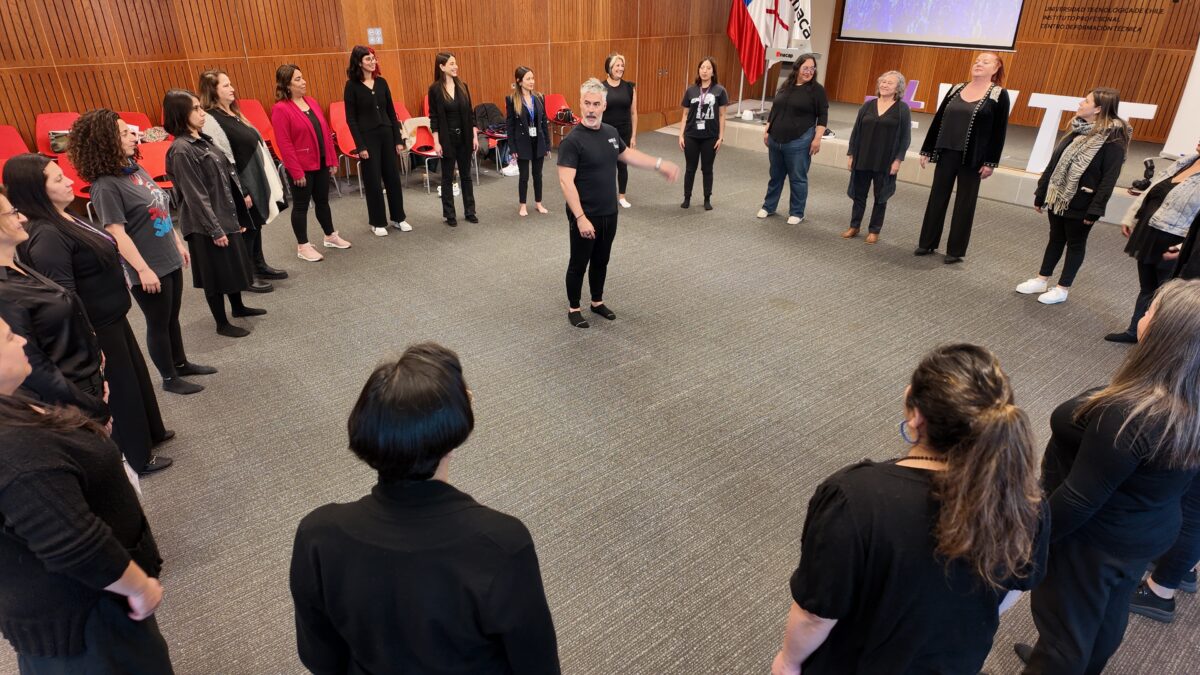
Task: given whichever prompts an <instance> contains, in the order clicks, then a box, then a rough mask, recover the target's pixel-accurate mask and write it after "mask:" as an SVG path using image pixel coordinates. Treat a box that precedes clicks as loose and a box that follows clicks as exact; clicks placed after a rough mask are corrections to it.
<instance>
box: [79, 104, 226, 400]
mask: <svg viewBox="0 0 1200 675" xmlns="http://www.w3.org/2000/svg"><path fill="white" fill-rule="evenodd" d="M71 137H72V138H73V139H75V142H74V143H72V144H71V147H70V149H69V150H68V153H69V154H70V156H71V158H72V159H71V161H72V162H73V163H74V164H75V168H76V170H78V171H79V175H80V176H82V177H83V178H84V179H85V180H89V181H91V182H92V189H91V193H90V196H91V198H92V208H93V209H95V212H96V219H97V220H98V221H99V222H100V223H101V224H102V225H103V226H104V230H105V231H106V232H107V233H108V234H109V236H111V237H112V238H113V239H114V240H116V242H117V251H118V252H119V253H120V254H121V261H122V263H123V264H124V265H125V276H126V278H127V279H128V280H129V282H130V287H129V291H130V293H131V294H132V295H133V299H134V300H136V301H137V304H138V307H140V308H141V309H142V314H143V316H144V317H145V319H146V350H147V351H148V352H150V360H151V361H153V362H154V365H155V367H156V368H157V369H158V374H159V375H160V376H161V377H162V381H163V385H162V386H163V390H164V391H169V392H172V393H175V394H194V393H197V392H200V391H203V390H204V387H202V386H201V385H199V384H196V383H195V382H190V381H188V380H185V379H184V377H186V376H189V375H211V374H213V373H215V372H217V369H216V368H211V367H209V366H202V365H200V364H196V363H191V362H189V361H188V358H187V353H186V352H185V351H184V347H183V333H182V331H181V329H180V327H179V312H180V310H181V309H182V307H183V268H184V267H187V266H188V264H189V263H190V261H191V254H189V253H188V250H187V247H186V246H184V245H183V237H182V236H180V234H179V230H178V229H176V228H175V227H174V223H173V221H172V220H171V198H170V196H169V195H167V193H166V191H165V190H163V189H162V188H160V187H159V186H158V184H157V183H155V182H154V179H153V178H151V176H150V174H149V173H147V172H146V170H145V169H143V168H142V167H141V166H139V165H138V163H137V160H138V143H137V137H136V135H135V134H134V133H133V131H132V130H131V129H130V128H129V125H128V124H126V123H125V121H124V120H122V119H121V118H120V117H119V116H118V115H117V113H115V112H113V111H112V110H108V109H106V108H101V109H98V110H93V111H91V112H87V113H84V114H83V115H82V116H81V117H80V118H79V119H77V120H75V124H74V125H72V127H71Z"/></svg>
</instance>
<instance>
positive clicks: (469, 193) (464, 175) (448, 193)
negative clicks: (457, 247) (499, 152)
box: [440, 127, 475, 220]
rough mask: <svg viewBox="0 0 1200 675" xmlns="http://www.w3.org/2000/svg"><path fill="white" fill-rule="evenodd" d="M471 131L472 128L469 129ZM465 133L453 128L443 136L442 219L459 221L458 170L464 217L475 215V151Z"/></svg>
mask: <svg viewBox="0 0 1200 675" xmlns="http://www.w3.org/2000/svg"><path fill="white" fill-rule="evenodd" d="M467 129H470V127H467ZM471 143H472V140H471V138H469V137H468V136H467V135H466V133H465V132H460V131H459V130H458V129H457V128H452V129H450V130H449V131H448V132H446V133H443V134H442V135H441V144H442V160H441V162H440V164H441V169H442V217H443V218H445V219H446V220H450V219H451V218H455V219H457V217H458V216H457V214H456V213H455V210H454V189H453V184H454V169H455V167H457V168H458V184H459V186H460V187H461V189H462V200H463V215H465V216H466V217H468V218H470V217H471V216H474V215H475V186H474V182H473V181H472V180H471V156H472V155H473V154H475V151H474V150H473V149H472V147H471Z"/></svg>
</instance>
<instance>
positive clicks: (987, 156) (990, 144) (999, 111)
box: [921, 83, 1010, 169]
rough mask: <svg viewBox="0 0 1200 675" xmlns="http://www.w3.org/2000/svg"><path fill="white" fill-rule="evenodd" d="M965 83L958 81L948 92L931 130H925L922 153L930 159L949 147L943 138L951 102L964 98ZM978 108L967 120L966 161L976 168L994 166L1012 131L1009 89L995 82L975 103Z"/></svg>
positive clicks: (931, 124)
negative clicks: (962, 96) (1009, 120)
mask: <svg viewBox="0 0 1200 675" xmlns="http://www.w3.org/2000/svg"><path fill="white" fill-rule="evenodd" d="M964 87H966V84H965V83H962V84H957V85H955V86H953V87H951V88H950V91H949V92H947V93H946V98H944V99H942V105H941V107H940V108H938V110H937V113H936V114H934V116H933V122H931V123H930V124H929V132H928V133H926V134H925V142H923V143H922V144H921V154H922V155H925V156H926V157H928V158H929V159H930V161H933V162H937V161H938V156H939V155H940V154H941V153H940V149H941V148H945V147H949V145H948V142H942V141H941V135H942V127H943V122H944V119H945V116H946V110H947V108H949V107H950V105H949V104H950V102H951V101H953V100H955V99H956V98H961V94H962V90H963V88H964ZM971 105H974V108H973V109H972V111H971V117H970V119H969V120H967V121H966V132H967V138H966V144H965V145H963V147H965V148H966V150H965V151H963V155H962V156H963V164H965V165H966V166H969V167H972V168H979V167H981V166H990V167H992V168H993V169H994V168H996V166H998V165H999V164H1000V155H1001V153H1002V152H1003V151H1004V139H1005V137H1006V136H1007V135H1008V111H1009V106H1010V103H1009V98H1008V91H1006V90H1005V89H1004V88H1003V87H1001V86H999V85H996V84H993V85H991V86H990V87H988V90H987V91H986V92H985V93H984V95H983V98H981V99H979V100H978V101H974V102H972V103H971Z"/></svg>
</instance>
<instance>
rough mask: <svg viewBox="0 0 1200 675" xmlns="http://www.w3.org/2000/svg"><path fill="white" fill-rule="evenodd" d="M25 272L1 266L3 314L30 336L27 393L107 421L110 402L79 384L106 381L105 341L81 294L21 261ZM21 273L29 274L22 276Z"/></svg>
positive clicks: (17, 330) (23, 388) (23, 386)
mask: <svg viewBox="0 0 1200 675" xmlns="http://www.w3.org/2000/svg"><path fill="white" fill-rule="evenodd" d="M15 265H16V267H18V268H19V269H20V270H21V271H20V272H18V271H16V270H14V269H12V268H9V267H0V317H2V318H3V319H4V321H5V323H7V324H8V325H9V327H10V328H12V331H13V332H14V333H16V334H17V335H20V336H21V337H23V338H25V340H26V344H25V355H26V356H27V357H28V358H29V365H30V366H31V367H32V368H33V372H32V373H30V375H29V377H27V378H25V381H24V382H23V383H22V384H21V391H22V393H24V394H26V395H28V396H29V397H31V398H36V399H37V400H39V401H43V402H45V403H49V404H52V405H73V406H76V407H78V408H79V409H80V410H82V411H83V412H84V413H85V414H86V415H88V416H89V417H91V418H92V419H94V420H96V421H97V422H100V423H102V424H103V423H104V422H107V421H108V418H109V412H108V404H107V403H105V402H104V400H103V399H102V398H101V397H100V396H99V395H95V396H93V395H92V394H89V393H87V392H85V391H84V390H83V389H81V388H80V387H79V385H78V384H77V383H79V382H88V381H98V382H102V380H103V375H102V374H101V372H100V358H101V356H100V343H99V342H98V341H97V340H96V332H95V330H93V329H92V324H91V322H90V321H88V318H87V312H86V311H85V310H84V308H83V303H82V302H81V301H80V300H79V296H77V295H75V294H74V293H72V292H71V291H68V290H67V289H65V288H63V287H62V286H59V285H58V284H56V283H54V282H53V281H51V280H49V279H47V278H46V277H44V276H42V275H41V274H38V273H37V271H35V270H34V269H33V268H32V267H30V266H29V265H27V264H25V263H22V262H20V261H17V262H16V263H15ZM21 272H24V274H22V273H21Z"/></svg>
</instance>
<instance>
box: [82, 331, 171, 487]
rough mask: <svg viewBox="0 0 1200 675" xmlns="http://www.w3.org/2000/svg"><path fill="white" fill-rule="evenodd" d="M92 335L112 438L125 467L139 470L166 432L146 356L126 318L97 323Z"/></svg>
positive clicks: (139, 471) (148, 459)
mask: <svg viewBox="0 0 1200 675" xmlns="http://www.w3.org/2000/svg"><path fill="white" fill-rule="evenodd" d="M96 339H97V341H99V343H100V349H101V350H102V351H103V352H104V377H105V379H106V380H107V381H108V390H109V391H108V407H109V409H110V411H111V412H112V423H113V424H112V438H113V441H114V442H115V443H116V444H117V447H118V448H120V449H121V454H123V455H125V459H126V460H127V461H128V462H129V468H131V469H133V470H134V471H136V472H138V473H141V471H142V469H145V468H146V463H147V462H149V461H150V457H151V456H153V454H154V453H153V452H152V449H153V448H154V446H155V445H158V444H159V443H161V442H162V441H163V439H164V438H165V437H166V435H167V429H166V426H164V425H163V419H162V412H161V411H160V410H159V408H158V397H157V396H156V395H155V394H154V384H153V383H152V382H151V381H150V371H149V370H147V369H146V359H145V357H143V356H142V349H141V347H139V346H138V343H137V338H136V337H134V335H133V329H132V328H130V326H129V321H127V320H126V319H124V318H122V319H121V320H120V321H117V322H116V323H111V324H109V325H107V326H97V327H96Z"/></svg>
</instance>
